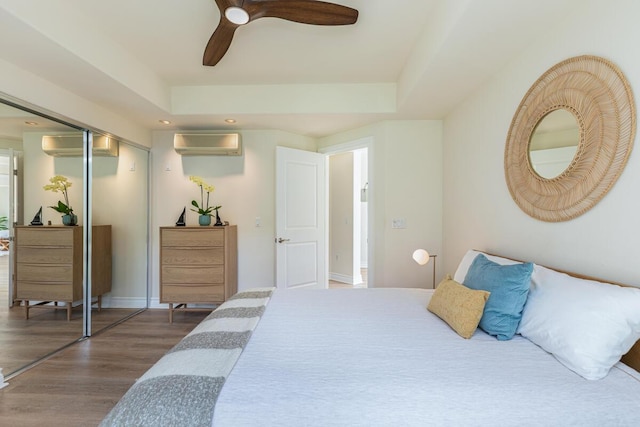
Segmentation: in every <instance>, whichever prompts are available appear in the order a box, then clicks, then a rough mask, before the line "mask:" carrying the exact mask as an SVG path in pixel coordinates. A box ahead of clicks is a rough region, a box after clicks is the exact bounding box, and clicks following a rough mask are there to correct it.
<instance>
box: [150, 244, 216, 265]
mask: <svg viewBox="0 0 640 427" xmlns="http://www.w3.org/2000/svg"><path fill="white" fill-rule="evenodd" d="M161 262H162V264H163V265H223V264H224V248H222V247H219V248H198V249H191V248H164V247H163V248H162V260H161Z"/></svg>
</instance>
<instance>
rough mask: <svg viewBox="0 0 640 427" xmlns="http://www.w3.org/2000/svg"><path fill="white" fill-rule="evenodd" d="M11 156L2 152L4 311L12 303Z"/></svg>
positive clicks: (0, 282) (0, 294)
mask: <svg viewBox="0 0 640 427" xmlns="http://www.w3.org/2000/svg"><path fill="white" fill-rule="evenodd" d="M9 163H10V156H9V153H8V152H5V150H0V301H1V302H2V309H1V310H4V309H6V307H8V306H9V305H10V304H11V302H10V301H9V300H10V297H9V282H10V281H9V244H10V243H9V238H10V232H9V210H10V206H11V204H10V191H9V184H10V183H9V181H10V180H9V171H10V169H11V168H10V167H9Z"/></svg>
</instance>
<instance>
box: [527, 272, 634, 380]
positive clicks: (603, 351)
mask: <svg viewBox="0 0 640 427" xmlns="http://www.w3.org/2000/svg"><path fill="white" fill-rule="evenodd" d="M531 281H532V287H531V290H530V292H529V297H528V299H527V303H526V305H525V307H524V311H523V313H522V320H521V321H520V326H519V327H518V333H520V334H521V335H522V336H524V337H526V338H528V339H529V340H530V341H532V342H533V343H535V344H537V345H539V346H540V347H542V348H543V349H544V350H546V351H547V352H549V353H551V354H553V356H554V357H555V358H556V359H558V361H560V363H562V364H563V365H565V366H566V367H567V368H569V369H571V370H572V371H574V372H576V373H577V374H579V375H581V376H583V377H584V378H586V379H588V380H598V379H601V378H604V377H605V376H606V375H607V373H608V372H609V370H610V369H611V367H612V366H613V365H614V364H616V363H617V362H618V361H619V360H620V358H621V357H622V356H623V355H624V354H625V353H627V352H628V351H629V349H630V348H631V347H632V346H633V344H634V343H635V342H636V341H637V340H638V339H640V289H637V288H625V287H621V286H616V285H611V284H605V283H601V282H596V281H592V280H585V279H578V278H575V277H571V276H569V275H567V274H564V273H559V272H557V271H554V270H550V269H548V268H545V267H541V266H539V265H535V266H534V268H533V274H532V275H531Z"/></svg>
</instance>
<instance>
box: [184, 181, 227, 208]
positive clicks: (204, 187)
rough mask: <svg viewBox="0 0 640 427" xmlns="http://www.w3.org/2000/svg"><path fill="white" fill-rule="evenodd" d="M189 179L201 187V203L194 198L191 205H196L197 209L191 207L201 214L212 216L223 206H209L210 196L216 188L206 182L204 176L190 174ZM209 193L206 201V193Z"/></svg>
mask: <svg viewBox="0 0 640 427" xmlns="http://www.w3.org/2000/svg"><path fill="white" fill-rule="evenodd" d="M189 180H190V181H191V182H194V183H195V184H196V185H197V186H198V187H200V204H198V202H197V201H195V200H192V201H191V205H193V206H194V207H195V209H191V210H192V211H193V212H197V213H198V214H200V215H209V216H212V213H211V212H213V211H217V210H218V209H220V208H221V207H222V206H209V196H210V194H211V193H213V191H214V190H215V189H216V188H215V187H214V186H213V185H210V184H207V183H206V182H204V180H203V179H202V178H200V177H199V176H193V175H192V176H190V177H189ZM205 192H206V193H207V202H206V203H205V201H204V193H205Z"/></svg>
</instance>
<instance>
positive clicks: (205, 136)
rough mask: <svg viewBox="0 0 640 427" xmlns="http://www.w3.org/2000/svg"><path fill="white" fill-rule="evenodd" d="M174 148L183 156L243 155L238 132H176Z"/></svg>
mask: <svg viewBox="0 0 640 427" xmlns="http://www.w3.org/2000/svg"><path fill="white" fill-rule="evenodd" d="M173 148H174V150H176V152H177V153H178V154H180V155H182V156H240V155H242V141H241V139H240V134H238V133H214V132H207V133H204V132H202V133H176V134H175V135H174V136H173Z"/></svg>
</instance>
